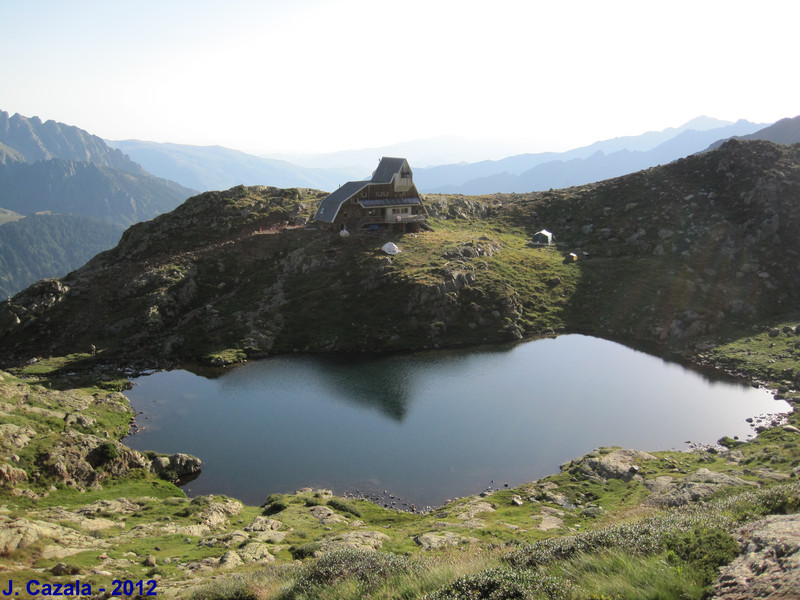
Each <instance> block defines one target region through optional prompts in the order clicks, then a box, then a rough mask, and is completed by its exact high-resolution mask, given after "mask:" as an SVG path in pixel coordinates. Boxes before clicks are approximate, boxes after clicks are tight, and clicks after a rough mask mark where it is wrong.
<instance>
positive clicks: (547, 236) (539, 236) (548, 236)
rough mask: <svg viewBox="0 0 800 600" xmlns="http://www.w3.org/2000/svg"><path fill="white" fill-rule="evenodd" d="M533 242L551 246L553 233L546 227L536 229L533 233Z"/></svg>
mask: <svg viewBox="0 0 800 600" xmlns="http://www.w3.org/2000/svg"><path fill="white" fill-rule="evenodd" d="M533 243H534V244H540V245H542V246H552V245H553V234H552V233H550V232H549V231H547V229H542V230H541V231H537V232H536V233H534V234H533Z"/></svg>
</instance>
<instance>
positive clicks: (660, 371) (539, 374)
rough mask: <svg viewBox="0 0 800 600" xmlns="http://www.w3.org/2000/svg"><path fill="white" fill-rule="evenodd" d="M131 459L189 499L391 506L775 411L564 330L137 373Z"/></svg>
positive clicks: (735, 432) (718, 431) (653, 445)
mask: <svg viewBox="0 0 800 600" xmlns="http://www.w3.org/2000/svg"><path fill="white" fill-rule="evenodd" d="M127 396H128V397H129V398H130V400H131V404H132V406H133V408H134V410H136V412H137V413H138V414H137V418H136V423H137V425H138V426H139V427H140V428H141V429H140V430H139V431H138V432H137V433H136V434H134V435H131V436H129V437H128V438H126V440H125V443H126V444H128V445H129V446H130V447H132V448H135V449H137V450H155V451H157V452H163V453H175V452H185V453H189V454H194V455H195V456H197V457H199V458H200V459H201V460H202V461H203V471H202V473H201V475H200V476H199V477H198V478H197V479H195V480H194V481H192V482H190V483H188V484H186V486H185V487H184V489H185V491H186V492H187V494H189V495H190V496H195V495H199V494H210V493H213V494H225V495H228V496H232V497H235V498H238V499H240V500H242V501H244V502H246V503H248V504H255V505H258V504H261V503H263V502H264V500H265V498H266V496H267V495H268V494H270V493H274V492H278V493H293V492H294V491H296V490H298V489H300V488H304V487H311V488H315V489H316V488H326V489H331V490H333V491H334V493H336V494H337V495H344V494H347V493H352V494H357V495H360V496H364V497H372V498H373V499H378V498H380V499H382V500H381V501H384V500H383V499H385V501H386V502H389V500H388V498H390V497H394V498H393V499H392V500H391V502H395V503H396V507H397V508H407V507H409V506H411V504H414V505H415V507H416V508H417V509H422V508H425V507H427V506H437V505H440V504H442V503H443V502H445V501H446V500H447V499H450V498H455V497H458V496H464V495H468V494H476V493H479V492H481V491H483V490H485V489H487V488H489V487H492V488H502V487H503V486H505V485H506V484H507V485H509V486H511V487H514V486H516V485H519V484H522V483H525V482H528V481H533V480H535V479H537V478H539V477H543V476H545V475H549V474H551V473H556V472H558V468H559V465H561V464H563V463H564V462H568V461H569V460H571V459H573V458H576V457H578V456H580V455H582V454H585V453H586V452H589V451H591V450H592V449H594V448H597V447H600V446H612V445H616V446H622V447H627V448H636V449H640V450H650V451H655V450H667V449H687V448H688V447H689V444H713V443H714V442H715V441H716V440H718V439H719V438H721V437H722V436H726V435H727V436H730V437H734V436H738V437H739V438H740V439H742V440H744V439H747V438H748V437H750V436H751V435H753V433H754V432H753V427H752V424H750V423H748V422H747V421H746V419H748V418H751V417H757V416H764V415H771V414H775V413H781V412H786V411H788V410H789V406H788V404H786V403H785V402H783V401H778V400H774V399H773V397H772V395H771V394H770V393H769V392H768V391H766V390H763V389H755V388H753V387H751V386H749V385H745V384H743V383H741V382H735V381H732V380H720V379H711V378H709V377H708V376H707V375H705V374H702V373H700V372H697V371H694V370H690V369H687V368H685V367H683V366H680V365H678V364H675V363H671V362H667V361H664V360H662V359H661V358H657V357H654V356H651V355H648V354H645V353H643V352H638V351H635V350H632V349H630V348H628V347H626V346H623V345H621V344H618V343H614V342H610V341H606V340H602V339H599V338H593V337H588V336H583V335H562V336H558V337H555V338H543V339H537V340H533V341H527V342H524V343H519V344H514V345H508V346H492V347H481V348H477V349H475V348H473V349H465V350H436V351H426V352H419V353H410V354H397V355H389V356H371V357H370V356H364V355H359V356H351V355H344V356H342V355H340V356H332V357H317V356H300V355H297V356H280V357H276V358H268V359H263V360H258V361H252V362H248V363H245V364H243V365H241V366H238V367H236V368H232V369H229V370H226V371H224V372H223V373H222V374H221V375H217V376H214V377H204V376H201V375H197V374H194V373H192V372H190V371H186V370H176V371H164V372H156V373H152V374H149V375H146V376H142V377H139V378H137V379H136V380H135V381H134V386H133V388H132V389H131V390H129V391H128V392H127Z"/></svg>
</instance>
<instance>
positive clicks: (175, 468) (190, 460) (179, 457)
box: [150, 453, 203, 484]
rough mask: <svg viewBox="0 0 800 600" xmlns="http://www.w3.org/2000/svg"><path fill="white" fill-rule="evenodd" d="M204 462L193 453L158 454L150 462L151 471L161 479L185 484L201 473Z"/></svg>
mask: <svg viewBox="0 0 800 600" xmlns="http://www.w3.org/2000/svg"><path fill="white" fill-rule="evenodd" d="M202 465H203V463H202V461H201V460H200V459H199V458H197V457H196V456H192V455H191V454H183V453H177V454H171V455H169V456H156V457H155V458H154V459H153V460H152V462H151V463H150V472H151V473H155V474H156V475H158V476H159V477H161V479H166V480H167V481H172V482H173V483H178V484H184V483H188V482H189V481H191V480H193V479H195V478H196V477H197V476H198V475H200V471H201V467H202Z"/></svg>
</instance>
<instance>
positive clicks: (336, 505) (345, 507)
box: [328, 498, 361, 517]
mask: <svg viewBox="0 0 800 600" xmlns="http://www.w3.org/2000/svg"><path fill="white" fill-rule="evenodd" d="M328 506H330V507H331V508H333V509H335V510H338V511H341V512H346V513H350V514H351V515H353V516H354V517H360V516H361V511H360V510H358V509H357V508H356V507H355V506H353V505H352V504H350V503H349V502H345V501H344V500H342V499H340V498H331V499H330V500H328Z"/></svg>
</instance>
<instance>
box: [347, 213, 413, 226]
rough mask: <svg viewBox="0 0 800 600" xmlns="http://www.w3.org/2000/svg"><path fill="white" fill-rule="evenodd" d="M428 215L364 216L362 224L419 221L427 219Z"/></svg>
mask: <svg viewBox="0 0 800 600" xmlns="http://www.w3.org/2000/svg"><path fill="white" fill-rule="evenodd" d="M427 218H428V216H427V215H424V214H417V215H410V214H401V215H378V216H374V217H362V218H361V221H360V223H361V225H371V224H373V223H416V222H419V221H425V220H427Z"/></svg>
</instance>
